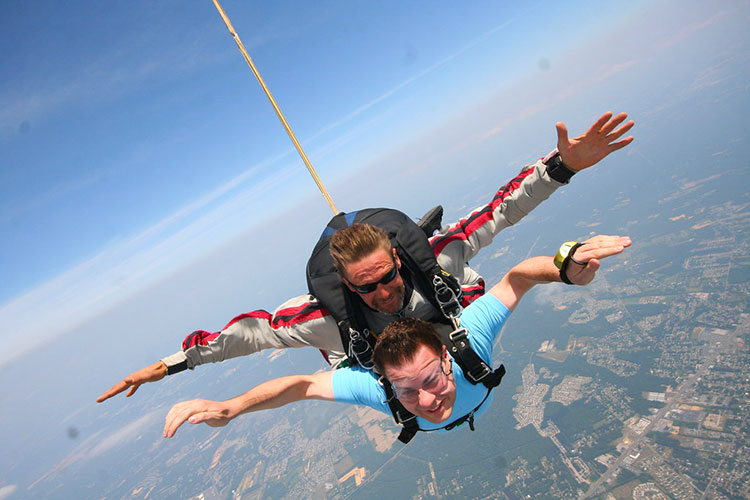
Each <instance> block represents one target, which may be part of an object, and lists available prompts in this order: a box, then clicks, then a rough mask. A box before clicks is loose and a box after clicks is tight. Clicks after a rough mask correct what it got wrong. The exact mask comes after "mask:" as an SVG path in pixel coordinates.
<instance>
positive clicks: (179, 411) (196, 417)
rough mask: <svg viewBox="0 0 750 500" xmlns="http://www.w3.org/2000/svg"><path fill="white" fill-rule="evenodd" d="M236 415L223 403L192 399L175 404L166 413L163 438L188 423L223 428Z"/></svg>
mask: <svg viewBox="0 0 750 500" xmlns="http://www.w3.org/2000/svg"><path fill="white" fill-rule="evenodd" d="M235 416H236V415H234V414H233V413H232V412H231V408H230V405H229V404H228V403H227V402H225V401H209V400H206V399H193V400H190V401H183V402H182V403H177V404H176V405H174V406H173V407H172V409H171V410H169V413H167V418H166V420H165V422H164V437H165V438H171V437H172V436H174V435H175V432H177V429H178V428H179V427H180V426H181V425H182V424H184V423H185V422H186V421H189V422H190V423H191V424H200V423H204V424H207V425H210V426H211V427H223V426H225V425H227V424H228V423H229V422H230V421H231V420H232V419H233V418H234V417H235Z"/></svg>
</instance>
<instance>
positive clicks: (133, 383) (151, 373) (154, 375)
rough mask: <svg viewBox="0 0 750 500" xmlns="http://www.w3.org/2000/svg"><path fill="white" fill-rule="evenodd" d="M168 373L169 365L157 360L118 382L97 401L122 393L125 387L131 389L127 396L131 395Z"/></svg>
mask: <svg viewBox="0 0 750 500" xmlns="http://www.w3.org/2000/svg"><path fill="white" fill-rule="evenodd" d="M166 375H167V365H165V364H164V362H162V361H157V362H156V363H154V364H153V365H149V366H147V367H146V368H141V369H140V370H138V371H137V372H133V373H131V374H130V375H128V376H127V377H125V378H124V379H122V381H121V382H118V383H116V384H115V385H113V386H112V388H111V389H110V390H108V391H107V392H105V393H103V394H102V395H101V396H99V397H98V398H96V402H97V403H101V402H103V401H106V400H108V399H109V398H111V397H112V396H115V395H117V394H120V393H121V392H122V391H124V390H125V389H128V388H129V389H130V391H128V393H127V394H126V395H125V397H128V398H129V397H130V396H132V395H133V394H135V391H137V390H138V388H139V387H140V386H141V384H145V383H146V382H157V381H159V380H161V379H163V378H164V377H165V376H166Z"/></svg>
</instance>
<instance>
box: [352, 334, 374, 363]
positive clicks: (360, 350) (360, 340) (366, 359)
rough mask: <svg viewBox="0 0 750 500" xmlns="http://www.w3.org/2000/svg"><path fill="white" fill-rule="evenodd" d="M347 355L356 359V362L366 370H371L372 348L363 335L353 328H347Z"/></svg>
mask: <svg viewBox="0 0 750 500" xmlns="http://www.w3.org/2000/svg"><path fill="white" fill-rule="evenodd" d="M349 356H351V357H353V358H354V359H356V360H357V364H359V366H361V367H362V368H364V369H366V370H372V369H373V367H374V366H375V363H373V361H372V348H371V347H370V343H369V342H367V340H366V339H365V337H364V336H363V335H362V334H361V333H360V332H358V331H357V330H355V329H353V328H349Z"/></svg>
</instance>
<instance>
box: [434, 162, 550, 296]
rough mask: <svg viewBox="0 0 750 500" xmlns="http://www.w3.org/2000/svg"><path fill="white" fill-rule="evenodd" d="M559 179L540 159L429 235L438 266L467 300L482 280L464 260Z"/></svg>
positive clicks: (542, 197)
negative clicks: (458, 285) (481, 202)
mask: <svg viewBox="0 0 750 500" xmlns="http://www.w3.org/2000/svg"><path fill="white" fill-rule="evenodd" d="M562 185H563V183H562V182H558V181H557V180H554V179H552V178H551V177H550V176H549V175H548V173H547V166H546V165H545V164H544V163H543V162H542V160H541V159H540V160H539V161H537V162H536V163H534V164H531V165H527V166H526V167H524V168H523V169H522V170H521V172H520V173H519V174H518V175H516V176H515V177H514V178H513V179H511V181H510V182H508V183H507V184H505V185H504V186H502V187H501V188H500V189H499V190H498V191H497V193H495V195H494V196H493V198H492V199H491V200H490V201H489V203H487V204H485V205H482V206H480V207H478V208H476V209H475V210H473V211H472V212H471V213H470V214H468V215H467V216H466V217H464V218H462V219H461V220H459V221H458V222H456V223H454V224H451V225H449V226H447V227H446V228H444V229H443V230H441V232H440V233H438V234H436V235H435V236H433V237H431V238H430V245H431V246H432V250H433V252H434V253H435V256H436V257H437V259H438V263H439V264H440V266H441V267H442V268H443V269H445V270H446V271H448V272H449V273H451V274H452V275H454V276H456V278H457V279H458V280H459V282H461V284H462V287H463V289H464V295H465V296H466V297H465V298H466V299H468V302H471V301H472V300H473V299H475V298H477V297H479V296H481V295H483V294H484V280H483V279H482V277H481V276H479V274H478V273H477V272H476V271H474V270H473V269H471V268H470V267H469V266H468V265H467V264H468V262H469V260H471V259H472V258H473V257H474V256H475V255H476V254H477V253H478V252H479V250H480V249H482V248H484V247H486V246H487V245H489V244H490V243H492V239H493V238H494V237H495V235H497V234H498V233H499V232H500V231H502V230H503V229H505V228H507V227H509V226H512V225H513V224H515V223H516V222H518V221H520V220H521V219H522V218H523V217H524V216H526V214H528V213H529V212H531V211H532V210H533V209H534V208H536V206H537V205H539V204H540V203H541V202H543V201H544V200H546V199H547V198H549V196H550V195H551V194H552V193H553V192H555V190H556V189H557V188H559V187H560V186H562Z"/></svg>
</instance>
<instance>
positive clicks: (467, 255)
mask: <svg viewBox="0 0 750 500" xmlns="http://www.w3.org/2000/svg"><path fill="white" fill-rule="evenodd" d="M627 117H628V115H627V113H620V114H618V115H616V116H613V114H612V113H611V112H606V113H604V114H603V115H602V116H600V117H599V119H597V120H596V121H595V122H594V124H593V125H591V127H589V129H588V130H587V131H586V132H585V133H584V134H583V135H580V136H578V137H575V138H573V139H569V138H568V129H567V127H566V126H565V124H564V123H562V122H558V123H557V124H556V127H557V152H559V153H560V159H561V160H562V163H563V165H564V167H567V168H563V169H562V170H563V171H567V174H565V173H564V172H560V171H555V172H554V173H551V172H550V169H551V167H550V165H548V163H545V161H547V162H549V160H551V159H552V158H555V157H556V155H555V154H553V153H555V152H554V151H553V153H550V155H548V156H547V157H546V158H545V159H544V160H539V161H537V162H536V163H535V164H533V165H529V166H527V167H524V169H523V170H521V172H520V173H519V174H518V175H517V176H516V177H514V178H513V179H511V181H510V182H508V183H507V184H506V185H504V186H502V187H501V188H500V189H499V190H498V191H497V193H496V194H495V196H494V197H493V198H492V200H490V201H489V203H487V204H486V205H483V206H481V207H478V208H477V209H475V210H474V211H472V212H471V213H470V214H468V215H467V216H466V217H464V218H463V219H461V220H459V221H458V222H457V223H455V224H452V225H450V226H448V227H447V228H446V229H445V230H444V231H442V232H441V233H439V234H437V235H435V236H433V237H431V238H430V245H431V246H432V249H433V252H434V253H435V256H436V257H437V259H438V263H439V264H440V265H441V266H442V267H443V269H445V270H446V271H448V272H449V273H451V274H453V275H454V276H456V277H457V278H458V279H459V281H460V282H461V283H462V284H463V285H470V284H476V283H474V282H473V281H476V280H477V279H478V278H479V276H478V275H477V274H476V272H474V271H472V270H471V269H467V268H465V264H466V263H467V262H469V261H470V260H471V259H472V258H473V257H474V256H475V255H476V254H477V253H478V252H479V250H480V249H482V248H484V247H486V246H487V245H489V244H490V243H492V240H493V238H494V237H495V236H496V235H497V234H498V233H499V232H500V231H502V230H503V229H505V228H506V227H509V226H511V225H513V224H516V223H517V222H519V221H520V220H521V219H522V218H523V217H525V216H526V215H527V214H528V213H529V212H531V211H532V210H533V209H534V208H536V207H537V206H538V205H539V204H540V203H541V202H543V201H544V200H546V199H547V198H548V197H549V196H550V195H552V193H553V192H554V191H555V190H556V189H557V188H559V187H560V186H563V185H564V184H566V183H567V182H568V179H569V178H570V176H571V175H573V174H574V173H575V172H578V171H580V170H583V169H586V168H589V167H591V166H593V165H595V164H597V163H598V162H599V161H601V160H602V159H604V158H605V157H606V156H608V155H609V154H610V153H613V152H615V151H617V150H618V149H622V148H624V147H625V146H627V145H628V144H630V143H631V142H633V137H632V136H629V137H626V138H624V139H621V137H622V136H623V135H625V134H626V133H627V132H628V131H629V130H630V129H631V128H632V127H633V125H634V122H633V121H632V120H629V121H627V122H626V121H625V120H626V119H627ZM553 170H554V169H553ZM472 280H473V281H472ZM482 288H483V287H482ZM466 292H467V290H464V293H465V295H466ZM469 292H470V290H469ZM469 294H471V293H469ZM479 295H481V293H479Z"/></svg>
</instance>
